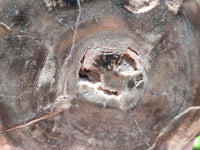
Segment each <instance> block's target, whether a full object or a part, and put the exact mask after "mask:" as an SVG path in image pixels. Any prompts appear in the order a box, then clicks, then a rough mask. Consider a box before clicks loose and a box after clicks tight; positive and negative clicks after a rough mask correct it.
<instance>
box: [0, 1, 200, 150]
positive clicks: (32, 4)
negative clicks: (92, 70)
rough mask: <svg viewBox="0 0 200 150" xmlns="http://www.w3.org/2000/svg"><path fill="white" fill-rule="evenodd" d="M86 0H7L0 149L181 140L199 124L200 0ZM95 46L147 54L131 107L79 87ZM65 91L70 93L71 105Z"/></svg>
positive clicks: (0, 50)
mask: <svg viewBox="0 0 200 150" xmlns="http://www.w3.org/2000/svg"><path fill="white" fill-rule="evenodd" d="M137 1H138V0H137ZM79 2H80V3H79V5H77V4H76V3H75V4H73V5H69V6H65V7H62V8H61V7H55V8H52V9H51V10H49V9H48V8H47V7H46V4H45V2H44V1H42V0H30V1H25V0H21V1H12V0H0V22H2V23H1V24H0V149H9V148H11V149H25V150H26V149H32V150H35V149H44V150H51V149H52V150H55V149H59V150H60V149H63V150H65V149H69V150H76V149H86V150H94V149H97V150H101V149H113V150H121V149H127V150H129V149H134V150H143V149H148V148H149V149H150V148H152V149H156V150H157V149H158V150H159V149H171V147H173V145H176V146H177V149H182V148H183V147H184V146H185V145H186V144H187V142H188V143H189V142H190V140H191V139H192V138H193V137H194V136H196V134H197V132H199V126H198V124H199V106H198V105H199V104H200V94H199V89H200V88H199V87H200V77H199V74H200V59H199V57H200V49H199V47H200V43H199V40H200V33H199V21H197V19H196V18H198V17H199V11H200V9H199V5H198V4H197V2H196V1H183V2H182V1H176V4H177V5H178V6H177V7H176V8H175V9H174V10H173V9H169V6H168V5H167V4H166V3H167V1H164V0H160V1H157V2H159V4H158V5H156V6H155V7H152V9H150V10H148V11H145V12H142V13H141V12H135V11H137V10H138V9H137V8H136V7H140V8H142V7H143V6H144V7H146V6H147V5H148V4H145V5H143V3H141V5H137V6H134V7H133V6H132V5H133V4H134V0H133V1H132V0H130V1H125V0H124V1H123V0H121V1H119V0H111V1H108V0H102V1H96V0H93V1H92V0H91V1H87V2H86V1H79ZM138 2H139V1H138ZM150 4H151V3H150ZM195 4H197V5H195ZM127 6H128V7H127ZM133 8H134V9H133ZM192 8H195V9H192ZM192 10H193V11H192ZM194 16H196V17H194ZM97 47H100V48H110V49H112V50H113V51H115V49H127V51H130V50H132V51H136V52H137V55H138V56H139V57H140V58H141V60H142V62H141V63H142V65H143V66H144V69H145V71H146V73H147V77H148V83H147V87H146V89H145V92H144V95H143V97H142V98H141V99H140V100H139V102H138V104H137V105H136V106H135V107H134V108H133V109H128V110H127V111H121V110H118V109H114V108H108V107H102V106H99V105H96V104H93V103H90V102H88V101H86V100H85V99H84V98H83V97H82V96H81V95H78V94H77V88H78V87H77V78H78V72H79V70H80V66H81V63H80V61H81V59H82V58H83V56H84V54H85V52H87V51H89V49H91V48H97ZM60 95H61V96H62V95H64V99H68V97H67V96H66V97H65V95H68V96H69V97H70V98H71V97H72V100H71V99H70V106H71V107H70V106H69V107H70V109H68V105H69V103H68V101H67V103H56V102H57V99H58V98H59V96H60ZM55 103H56V104H55ZM52 106H53V107H52ZM194 106H196V107H194ZM185 130H187V131H188V132H185ZM182 136H185V137H184V139H181V137H182Z"/></svg>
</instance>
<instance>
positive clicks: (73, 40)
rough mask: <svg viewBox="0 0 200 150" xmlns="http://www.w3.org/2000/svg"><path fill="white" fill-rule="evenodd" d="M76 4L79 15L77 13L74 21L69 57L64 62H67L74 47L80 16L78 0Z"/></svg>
mask: <svg viewBox="0 0 200 150" xmlns="http://www.w3.org/2000/svg"><path fill="white" fill-rule="evenodd" d="M77 4H78V11H79V13H78V17H77V19H76V24H75V30H74V35H73V39H72V46H71V51H70V54H69V56H68V57H67V58H66V60H68V59H69V58H70V57H71V55H72V52H73V49H74V45H75V39H76V35H77V29H78V24H79V20H80V16H81V3H80V0H77Z"/></svg>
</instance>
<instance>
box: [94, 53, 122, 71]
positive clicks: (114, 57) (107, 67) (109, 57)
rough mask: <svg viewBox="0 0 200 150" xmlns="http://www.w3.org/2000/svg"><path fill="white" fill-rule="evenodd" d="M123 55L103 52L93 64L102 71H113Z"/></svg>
mask: <svg viewBox="0 0 200 150" xmlns="http://www.w3.org/2000/svg"><path fill="white" fill-rule="evenodd" d="M120 58H121V55H120V54H118V53H102V54H100V55H99V57H98V58H96V60H95V63H94V64H93V65H94V67H96V68H97V69H98V70H99V71H100V72H101V73H104V72H107V71H112V70H113V68H114V67H115V66H117V65H118V64H119V62H120Z"/></svg>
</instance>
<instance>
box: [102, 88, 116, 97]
mask: <svg viewBox="0 0 200 150" xmlns="http://www.w3.org/2000/svg"><path fill="white" fill-rule="evenodd" d="M98 90H102V91H103V92H104V93H105V94H107V95H116V96H118V95H119V93H118V92H117V91H110V90H108V89H103V88H102V87H101V86H100V87H99V88H98Z"/></svg>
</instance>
